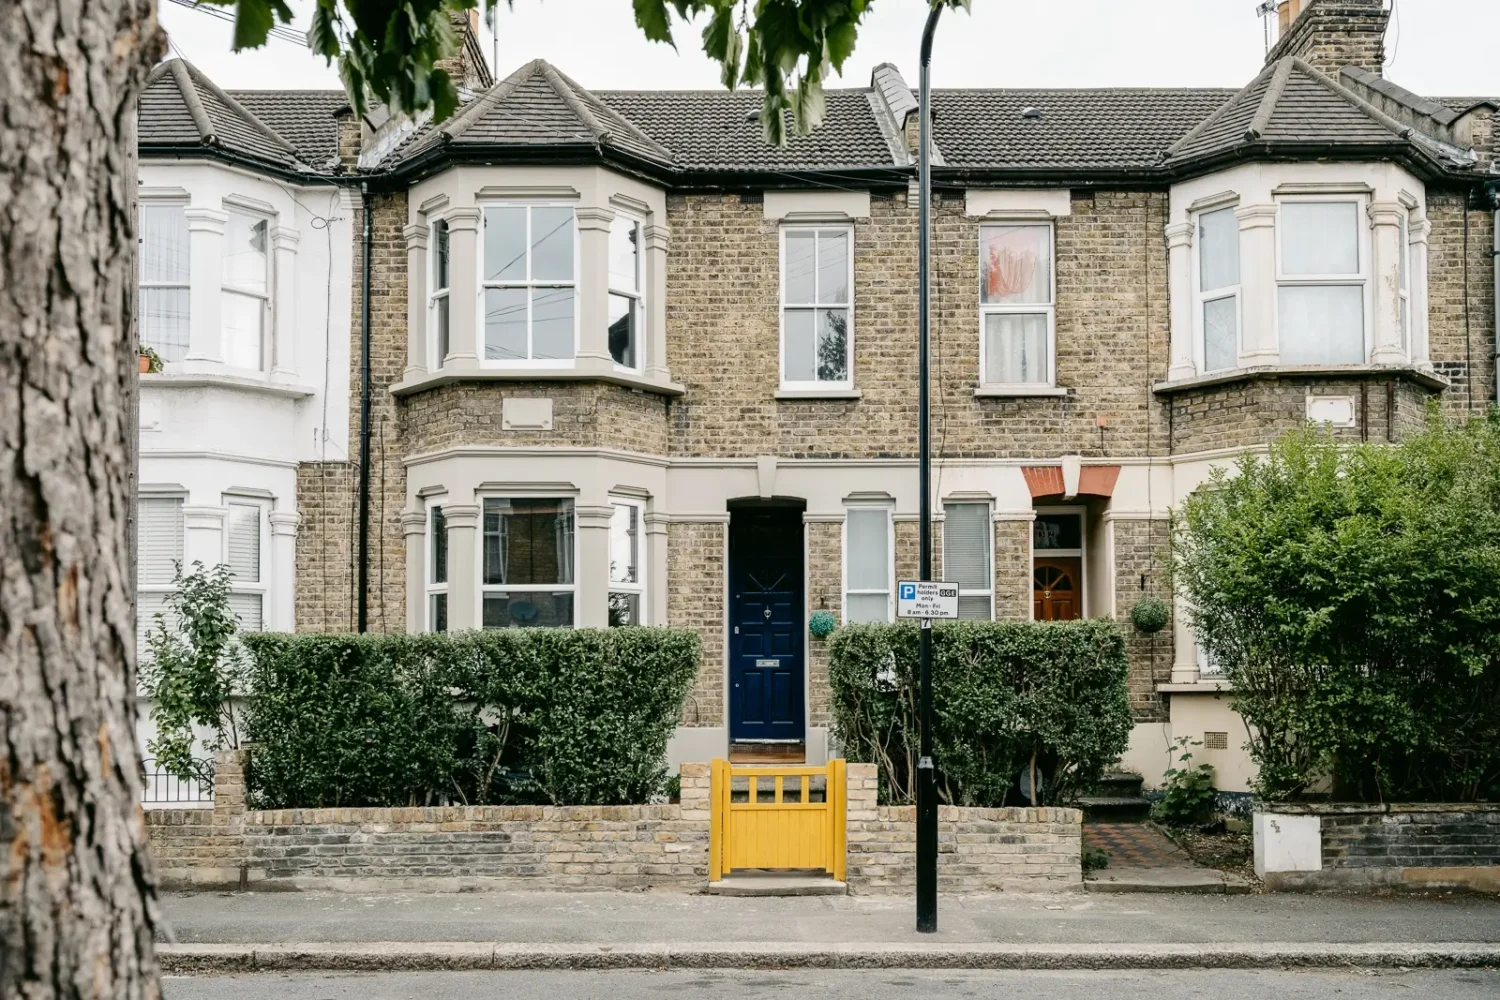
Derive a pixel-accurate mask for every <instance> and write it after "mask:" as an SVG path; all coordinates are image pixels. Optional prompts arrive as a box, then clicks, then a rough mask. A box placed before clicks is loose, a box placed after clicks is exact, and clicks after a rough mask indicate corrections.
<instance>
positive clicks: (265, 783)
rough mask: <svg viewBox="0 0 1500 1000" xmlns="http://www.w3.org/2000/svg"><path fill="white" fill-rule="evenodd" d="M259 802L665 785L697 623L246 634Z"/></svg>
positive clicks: (614, 799) (596, 793)
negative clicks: (685, 627) (668, 753)
mask: <svg viewBox="0 0 1500 1000" xmlns="http://www.w3.org/2000/svg"><path fill="white" fill-rule="evenodd" d="M245 645H246V647H247V648H248V649H249V650H250V653H251V660H252V662H251V666H250V686H251V691H252V693H253V697H252V698H251V700H250V703H249V706H248V708H247V711H246V728H247V730H248V732H249V736H250V739H251V740H252V741H253V742H254V743H255V748H254V751H253V753H252V755H251V760H250V767H249V771H248V775H247V783H248V791H249V793H250V794H251V796H252V799H253V801H254V802H255V804H256V805H258V806H261V807H263V808H285V807H292V806H333V805H342V806H356V805H427V804H435V803H439V802H449V801H451V802H458V803H468V804H479V803H517V802H520V803H526V802H531V803H553V804H559V805H621V804H630V803H640V802H646V801H648V800H649V799H650V798H651V797H653V796H655V795H659V794H661V792H662V791H663V790H664V789H665V787H666V778H667V774H666V747H667V740H668V739H670V738H671V736H672V733H673V731H674V729H675V727H676V725H677V723H678V721H679V718H680V716H681V711H682V703H683V700H684V698H685V697H686V695H687V692H688V690H689V688H690V687H691V686H692V682H693V678H694V676H695V675H696V673H697V665H698V657H699V639H698V636H697V633H695V632H690V631H686V630H679V629H665V628H612V629H505V630H496V631H483V632H463V633H453V634H443V633H437V634H425V635H311V634H309V635H285V634H273V633H266V634H262V635H254V636H246V637H245Z"/></svg>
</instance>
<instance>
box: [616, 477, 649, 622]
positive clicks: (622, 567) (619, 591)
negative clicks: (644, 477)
mask: <svg viewBox="0 0 1500 1000" xmlns="http://www.w3.org/2000/svg"><path fill="white" fill-rule="evenodd" d="M613 506H614V510H613V511H612V512H611V514H610V517H609V623H610V624H611V625H639V624H641V614H642V609H641V604H642V603H643V602H644V600H645V595H646V572H645V562H644V560H643V559H642V556H643V555H644V553H645V547H644V546H643V545H642V544H641V538H642V535H641V522H642V520H643V515H642V510H641V505H640V504H639V503H636V502H635V501H632V500H616V501H614V505H613Z"/></svg>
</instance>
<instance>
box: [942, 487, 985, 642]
mask: <svg viewBox="0 0 1500 1000" xmlns="http://www.w3.org/2000/svg"><path fill="white" fill-rule="evenodd" d="M994 541H995V533H994V532H993V531H992V530H991V529H990V505H989V504H987V503H949V504H944V505H943V579H944V580H946V581H948V582H949V583H956V584H958V617H960V618H979V619H984V620H989V619H990V618H993V617H994V604H995V601H994V597H995V575H994V573H993V572H992V571H991V569H990V564H991V555H990V550H991V548H992V547H993V546H994Z"/></svg>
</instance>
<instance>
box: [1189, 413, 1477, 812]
mask: <svg viewBox="0 0 1500 1000" xmlns="http://www.w3.org/2000/svg"><path fill="white" fill-rule="evenodd" d="M1174 549H1175V557H1174V562H1175V567H1174V569H1175V576H1176V580H1177V583H1178V585H1179V587H1180V588H1181V589H1182V590H1183V591H1184V594H1185V596H1186V598H1187V599H1188V601H1189V603H1190V606H1191V610H1190V612H1189V614H1190V621H1191V624H1192V625H1193V627H1194V628H1195V629H1196V630H1197V633H1198V635H1199V637H1200V638H1201V641H1202V642H1203V643H1204V645H1205V646H1206V647H1207V650H1208V653H1209V654H1210V656H1212V657H1213V658H1214V659H1215V660H1217V662H1218V663H1219V664H1220V665H1221V666H1222V667H1223V669H1224V670H1225V672H1226V674H1227V676H1228V679H1229V681H1230V682H1231V684H1232V685H1233V689H1234V705H1235V708H1236V709H1237V710H1238V711H1239V713H1240V714H1241V715H1242V716H1243V717H1244V718H1245V721H1246V722H1247V723H1248V724H1249V726H1250V750H1251V754H1252V756H1253V758H1254V759H1255V762H1256V764H1257V765H1259V777H1258V779H1257V784H1256V791H1257V793H1258V794H1259V795H1261V796H1262V797H1264V798H1267V799H1272V800H1275V799H1285V798H1294V797H1296V796H1299V795H1302V794H1305V793H1307V792H1309V791H1310V790H1313V789H1316V788H1319V787H1320V786H1323V784H1324V783H1325V782H1328V781H1330V780H1331V782H1332V793H1333V795H1334V797H1335V798H1338V799H1344V800H1361V801H1390V800H1398V801H1399V800H1407V801H1442V800H1450V801H1474V800H1476V799H1478V800H1483V799H1495V798H1497V797H1500V662H1497V657H1500V420H1497V418H1496V417H1495V416H1493V415H1492V416H1491V417H1489V418H1488V419H1476V420H1473V421H1470V422H1469V423H1468V424H1466V425H1464V426H1452V425H1449V424H1447V423H1446V422H1444V421H1443V420H1441V418H1439V417H1437V416H1436V415H1435V413H1434V415H1433V417H1432V418H1431V421H1430V424H1429V427H1428V429H1427V430H1426V431H1425V432H1424V433H1423V434H1421V435H1419V436H1417V437H1414V438H1412V439H1409V440H1407V441H1405V442H1403V443H1401V444H1400V445H1398V446H1394V447H1392V446H1386V445H1361V446H1355V447H1350V446H1347V445H1340V444H1337V443H1335V442H1334V441H1333V440H1331V439H1330V438H1328V437H1327V436H1321V435H1318V434H1316V433H1314V432H1312V431H1310V430H1309V431H1304V432H1299V433H1295V434H1292V435H1289V436H1287V437H1285V438H1283V439H1281V440H1280V441H1278V442H1276V443H1275V444H1273V445H1272V447H1271V450H1270V453H1269V455H1268V456H1267V457H1265V458H1255V457H1246V458H1245V459H1243V460H1242V461H1241V462H1240V465H1239V472H1238V474H1234V475H1231V474H1228V473H1224V472H1221V473H1219V474H1217V475H1216V476H1215V478H1214V479H1213V481H1212V482H1211V483H1210V484H1209V486H1208V488H1206V489H1203V490H1200V491H1199V492H1198V493H1197V494H1195V495H1194V496H1193V497H1191V498H1190V499H1189V500H1188V502H1187V504H1186V507H1185V510H1184V514H1183V517H1182V523H1181V526H1180V531H1179V532H1178V536H1177V539H1176V542H1175V544H1174Z"/></svg>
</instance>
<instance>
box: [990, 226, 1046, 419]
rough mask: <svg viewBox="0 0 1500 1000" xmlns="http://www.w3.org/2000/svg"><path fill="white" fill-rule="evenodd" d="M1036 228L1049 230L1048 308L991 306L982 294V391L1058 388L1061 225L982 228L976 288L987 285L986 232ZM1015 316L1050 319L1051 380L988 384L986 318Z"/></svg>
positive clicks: (1041, 305)
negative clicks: (1059, 240)
mask: <svg viewBox="0 0 1500 1000" xmlns="http://www.w3.org/2000/svg"><path fill="white" fill-rule="evenodd" d="M1028 227H1029V228H1036V229H1046V230H1047V255H1048V268H1047V270H1048V278H1049V287H1048V289H1047V303H1046V304H1045V305H1043V304H1041V303H1037V302H1027V303H1019V302H1018V303H1007V304H998V303H988V302H985V301H984V295H983V294H980V295H979V387H980V388H981V389H996V390H1001V391H1004V392H1016V393H1025V392H1028V391H1034V390H1036V389H1055V388H1056V387H1057V225H1056V223H1054V222H1051V221H1047V222H1039V221H1035V220H1031V219H1016V220H1009V221H1008V220H1004V219H997V220H994V221H990V222H985V223H982V224H981V225H980V226H979V235H978V241H979V255H978V258H977V262H976V263H977V271H976V274H975V278H974V280H975V287H976V288H983V283H984V232H985V230H986V229H1020V228H1028ZM1000 313H1005V314H1011V315H1034V314H1036V313H1045V314H1046V316H1047V381H1045V382H988V381H986V380H985V373H986V372H988V371H989V365H988V363H987V359H986V354H987V353H988V352H987V350H986V349H985V340H986V338H985V317H986V316H989V315H992V314H1000Z"/></svg>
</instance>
